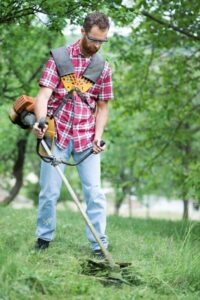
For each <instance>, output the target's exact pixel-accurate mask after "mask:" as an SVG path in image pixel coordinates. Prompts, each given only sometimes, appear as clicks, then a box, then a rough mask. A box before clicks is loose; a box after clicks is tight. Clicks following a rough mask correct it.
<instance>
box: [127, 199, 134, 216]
mask: <svg viewBox="0 0 200 300" xmlns="http://www.w3.org/2000/svg"><path fill="white" fill-rule="evenodd" d="M128 209H129V217H130V218H131V217H132V216H133V214H132V200H131V195H129V196H128Z"/></svg>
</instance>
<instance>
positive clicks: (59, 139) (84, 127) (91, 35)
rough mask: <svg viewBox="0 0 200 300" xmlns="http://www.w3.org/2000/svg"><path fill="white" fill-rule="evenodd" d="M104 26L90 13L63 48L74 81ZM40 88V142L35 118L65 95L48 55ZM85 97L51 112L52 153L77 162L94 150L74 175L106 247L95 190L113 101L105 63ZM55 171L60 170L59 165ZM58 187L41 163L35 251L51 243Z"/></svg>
mask: <svg viewBox="0 0 200 300" xmlns="http://www.w3.org/2000/svg"><path fill="white" fill-rule="evenodd" d="M109 26H110V25H109V20H108V18H107V16H106V15H104V14H103V13H100V12H94V13H90V14H88V15H87V16H86V18H85V20H84V24H83V28H82V29H81V34H82V37H81V39H80V40H79V41H77V42H75V43H74V44H72V45H70V46H68V47H66V51H68V54H69V56H70V59H71V61H72V63H73V66H74V71H75V73H76V76H77V77H80V76H81V75H82V74H83V72H84V71H85V69H86V67H87V66H88V65H89V64H90V62H91V59H92V57H93V55H94V54H95V53H96V52H97V51H99V49H100V48H101V45H102V44H103V43H104V42H106V41H107V34H108V30H109ZM39 84H40V87H41V88H40V91H39V93H38V96H37V99H36V105H35V114H36V118H37V123H35V125H34V131H35V134H36V136H37V138H42V137H43V135H44V132H45V130H46V129H47V126H46V127H45V130H44V131H41V129H40V128H39V126H38V124H39V123H38V122H39V120H40V119H41V118H44V117H45V116H46V115H51V114H52V112H54V111H55V110H56V108H57V107H58V106H59V104H60V103H61V102H62V99H63V97H64V96H65V95H66V94H67V90H66V89H65V88H64V86H63V83H62V82H61V80H60V77H59V75H58V70H57V68H56V65H55V61H54V59H53V57H52V56H51V57H50V58H49V60H48V62H47V64H46V67H45V70H44V72H43V75H42V77H41V79H40V82H39ZM84 96H85V97H86V98H87V101H86V102H84V101H83V100H81V98H80V96H79V95H77V94H76V95H75V96H74V97H75V98H74V99H75V100H74V102H73V103H72V99H68V101H67V103H66V104H64V106H63V107H62V109H61V110H60V111H59V112H58V114H56V116H55V118H54V119H55V126H56V143H55V146H54V155H55V156H56V157H61V158H62V159H64V160H69V158H70V156H71V155H72V156H73V158H74V160H75V162H77V161H78V160H79V159H80V158H81V157H83V156H84V155H85V154H86V153H87V152H88V151H89V149H90V148H91V147H93V151H94V154H95V155H91V156H90V157H88V158H87V159H86V160H85V161H83V162H82V163H81V164H80V165H78V172H79V176H80V179H81V183H82V189H83V194H84V199H85V201H86V205H87V209H86V213H87V215H88V217H89V219H90V221H91V222H92V224H93V225H94V227H95V229H96V231H97V233H98V234H99V237H100V239H101V240H102V242H103V244H104V246H105V247H106V248H107V247H108V241H107V237H106V235H105V228H106V203H105V197H104V195H103V193H102V191H101V187H100V155H99V153H100V152H101V151H103V150H104V148H103V147H101V146H100V141H101V139H102V135H103V131H104V127H105V125H106V122H107V119H108V101H109V100H111V99H112V97H113V96H112V81H111V70H110V67H109V65H108V63H107V62H105V65H104V67H103V71H102V73H101V75H100V77H99V78H98V80H97V82H96V83H95V84H94V85H93V86H92V87H91V88H90V89H89V90H88V91H87V92H86V93H84ZM91 107H92V108H95V107H96V113H95V114H94V113H93V112H92V110H91V109H90V108H91ZM60 167H61V169H62V170H63V171H64V165H61V166H60ZM61 184H62V182H61V178H60V176H59V175H58V174H57V171H56V169H55V168H54V167H53V166H52V165H51V164H48V163H45V162H43V161H42V164H41V172H40V187H41V190H40V194H39V209H38V219H37V229H36V235H37V237H38V240H37V244H36V247H37V248H38V249H45V248H47V247H48V246H49V242H50V241H51V240H52V239H53V233H54V231H55V228H56V202H57V199H58V198H59V195H60V189H61ZM69 234H70V233H69ZM86 235H87V238H88V240H89V241H90V242H91V246H92V249H93V252H94V253H95V254H97V255H99V256H102V253H101V250H100V248H99V245H98V244H97V242H96V240H95V239H94V237H93V235H92V233H91V232H90V230H89V228H87V227H86Z"/></svg>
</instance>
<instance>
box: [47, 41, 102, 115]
mask: <svg viewBox="0 0 200 300" xmlns="http://www.w3.org/2000/svg"><path fill="white" fill-rule="evenodd" d="M51 54H52V56H53V59H54V61H55V64H56V67H57V70H58V74H59V76H60V78H61V81H62V83H63V85H64V87H65V89H66V90H67V91H68V94H67V95H66V97H64V99H63V101H62V102H61V104H60V105H59V106H58V108H57V109H56V111H55V112H54V113H53V116H52V117H54V116H55V115H56V114H57V113H58V111H60V110H61V109H62V107H63V106H64V104H65V103H66V101H67V100H68V99H69V98H73V94H74V93H77V94H78V95H79V97H80V98H81V100H82V101H83V102H84V103H85V104H86V105H87V106H88V107H89V108H90V109H91V110H92V111H93V112H94V108H92V107H91V106H90V105H89V103H88V101H87V98H86V97H85V95H84V93H86V92H87V91H88V90H89V89H90V88H91V87H92V86H93V85H94V84H95V83H96V82H97V80H98V79H99V77H100V75H101V73H102V71H103V69H104V66H105V60H104V58H103V57H102V56H101V55H100V54H98V53H95V54H94V55H93V56H92V59H91V62H90V64H89V65H88V66H87V68H86V69H85V71H84V73H83V75H82V76H81V77H78V76H77V75H76V74H75V72H74V66H73V64H72V61H71V58H70V56H69V53H68V51H67V49H66V47H65V46H64V47H60V48H56V49H52V50H51Z"/></svg>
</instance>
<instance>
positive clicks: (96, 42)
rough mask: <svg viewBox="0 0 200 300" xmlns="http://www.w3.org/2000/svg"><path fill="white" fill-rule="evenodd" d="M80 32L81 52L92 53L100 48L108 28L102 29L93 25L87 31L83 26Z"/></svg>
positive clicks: (89, 54)
mask: <svg viewBox="0 0 200 300" xmlns="http://www.w3.org/2000/svg"><path fill="white" fill-rule="evenodd" d="M81 32H82V39H81V47H82V51H83V54H85V55H88V56H91V55H93V54H94V53H96V52H97V51H98V50H99V49H100V48H101V45H102V44H103V43H104V42H106V41H107V34H108V29H105V30H104V31H102V30H101V29H99V27H98V26H96V25H95V26H93V27H92V29H91V30H90V32H88V33H87V32H86V31H85V30H84V29H83V28H82V29H81Z"/></svg>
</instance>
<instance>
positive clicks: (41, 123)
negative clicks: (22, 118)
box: [38, 118, 45, 131]
mask: <svg viewBox="0 0 200 300" xmlns="http://www.w3.org/2000/svg"><path fill="white" fill-rule="evenodd" d="M38 127H39V128H41V130H42V131H43V129H44V127H45V118H41V119H40V120H39V124H38Z"/></svg>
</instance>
